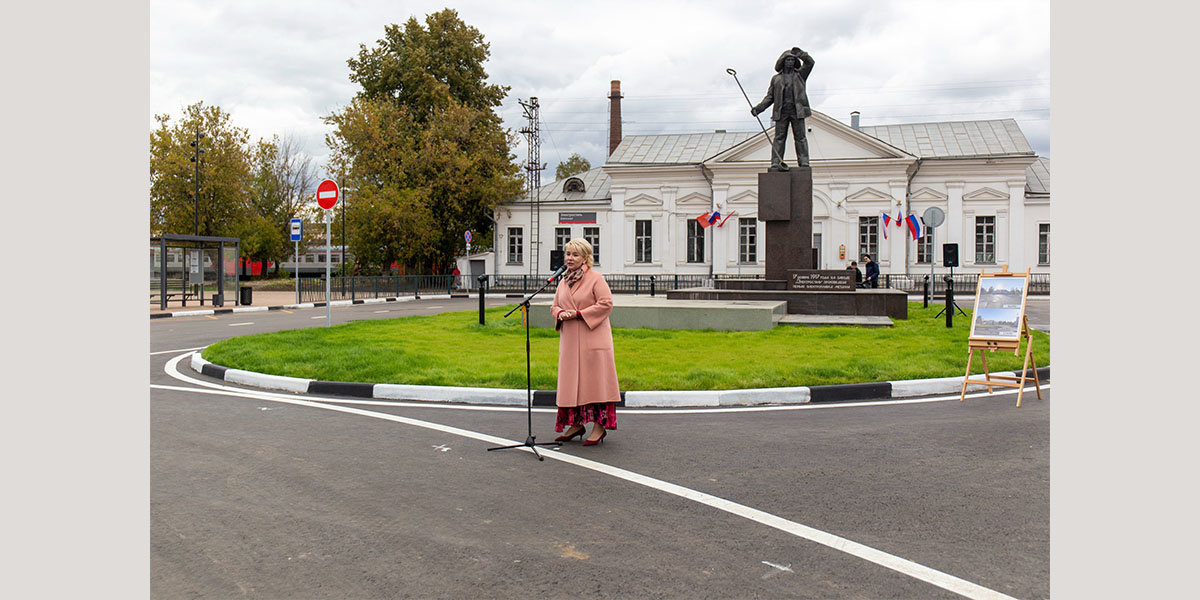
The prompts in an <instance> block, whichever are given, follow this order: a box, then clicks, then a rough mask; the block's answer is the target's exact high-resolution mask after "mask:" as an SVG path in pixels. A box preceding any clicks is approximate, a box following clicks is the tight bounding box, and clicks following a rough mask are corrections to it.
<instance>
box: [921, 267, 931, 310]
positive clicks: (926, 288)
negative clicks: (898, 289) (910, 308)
mask: <svg viewBox="0 0 1200 600" xmlns="http://www.w3.org/2000/svg"><path fill="white" fill-rule="evenodd" d="M921 285H922V287H923V288H924V291H922V292H921V299H922V300H923V301H924V304H923V305H922V307H921V308H929V276H928V275H926V276H925V283H923V284H921Z"/></svg>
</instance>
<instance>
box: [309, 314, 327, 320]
mask: <svg viewBox="0 0 1200 600" xmlns="http://www.w3.org/2000/svg"><path fill="white" fill-rule="evenodd" d="M309 318H310V319H324V318H325V315H321V316H319V317H309Z"/></svg>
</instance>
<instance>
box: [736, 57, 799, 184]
mask: <svg viewBox="0 0 1200 600" xmlns="http://www.w3.org/2000/svg"><path fill="white" fill-rule="evenodd" d="M725 72H726V73H729V74H730V75H733V80H734V81H737V84H738V89H739V90H742V97H743V98H745V99H746V104H749V105H750V110H754V103H753V102H751V101H750V96H747V95H746V88H743V87H742V82H741V81H738V78H737V71H734V70H733V69H725ZM754 120H755V121H758V126H759V127H760V128H762V132H763V137H765V138H767V146H770V148H771V154H774V155H775V158H778V159H779V166H781V167H783V168H785V169H786V168H787V165H786V164H784V162H783V157H782V156H779V153H778V152H776V151H775V143H774V142H772V141H771V136H770V135H767V128H766V127H763V123H762V119H760V118H758V115H754Z"/></svg>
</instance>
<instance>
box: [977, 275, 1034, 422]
mask: <svg viewBox="0 0 1200 600" xmlns="http://www.w3.org/2000/svg"><path fill="white" fill-rule="evenodd" d="M1028 283H1029V270H1028V269H1026V270H1025V272H1024V273H1012V272H1009V270H1008V266H1007V265H1006V266H1005V267H1004V268H1002V269H1001V270H1000V271H999V272H996V273H980V274H979V286H978V287H977V288H976V289H975V311H974V312H973V313H972V314H971V333H970V335H968V336H967V373H966V375H965V376H963V384H962V392H961V393H960V394H959V397H958V399H959V401H962V400H965V399H966V395H967V385H968V384H971V383H977V384H983V385H986V386H987V390H988V393H989V394H990V393H992V388H993V387H1006V388H1017V389H1018V391H1017V406H1021V396H1022V395H1024V393H1025V384H1026V382H1027V381H1028V380H1029V375H1030V373H1031V370H1030V367H1033V369H1032V374H1033V385H1034V389H1035V390H1037V396H1038V398H1039V399H1040V398H1041V397H1042V388H1041V382H1040V381H1039V380H1038V375H1037V363H1036V362H1034V359H1033V332H1032V331H1030V329H1029V321H1028V320H1027V319H1026V318H1025V295H1026V292H1027V291H1028V288H1027V284H1028ZM1022 341H1024V342H1025V364H1024V366H1022V367H1021V374H1020V376H1019V377H1016V376H1012V375H997V374H995V373H992V372H991V371H990V370H989V369H988V364H987V353H989V352H996V351H997V350H1003V351H1008V350H1011V351H1012V353H1013V355H1018V356H1019V355H1020V349H1021V342H1022ZM977 352H978V354H979V360H980V361H981V362H982V363H983V378H982V379H972V378H971V362H972V360H973V359H974V357H975V354H976V353H977Z"/></svg>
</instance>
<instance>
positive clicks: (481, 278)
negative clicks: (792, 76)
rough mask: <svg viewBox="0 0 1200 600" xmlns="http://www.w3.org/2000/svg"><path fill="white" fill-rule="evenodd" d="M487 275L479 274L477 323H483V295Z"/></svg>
mask: <svg viewBox="0 0 1200 600" xmlns="http://www.w3.org/2000/svg"><path fill="white" fill-rule="evenodd" d="M486 287H487V275H480V276H479V324H480V325H483V324H484V323H483V295H484V294H485V293H487V290H486V289H484V288H486Z"/></svg>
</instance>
